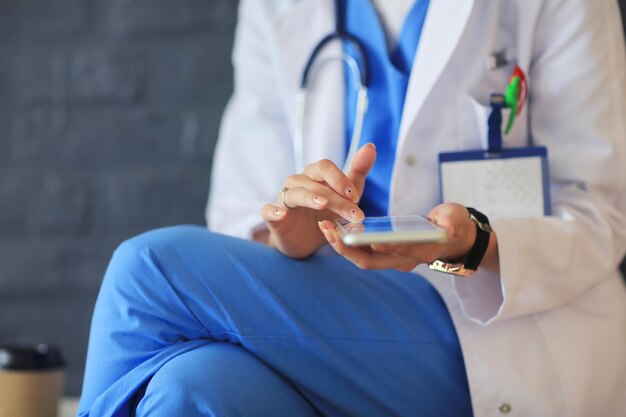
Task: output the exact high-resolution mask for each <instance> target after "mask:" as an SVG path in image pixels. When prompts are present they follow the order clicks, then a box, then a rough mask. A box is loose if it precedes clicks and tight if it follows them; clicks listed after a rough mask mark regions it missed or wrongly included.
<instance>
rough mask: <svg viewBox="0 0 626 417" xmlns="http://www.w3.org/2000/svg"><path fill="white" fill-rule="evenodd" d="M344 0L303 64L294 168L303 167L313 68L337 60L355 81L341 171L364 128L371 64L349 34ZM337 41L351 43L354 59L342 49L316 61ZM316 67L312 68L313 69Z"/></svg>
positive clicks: (346, 165) (298, 169) (357, 145)
mask: <svg viewBox="0 0 626 417" xmlns="http://www.w3.org/2000/svg"><path fill="white" fill-rule="evenodd" d="M344 1H345V0H335V16H336V24H335V31H334V32H332V33H330V34H329V35H327V36H326V37H325V38H324V39H322V40H321V41H320V42H319V43H318V44H317V46H316V47H315V49H313V53H312V54H311V56H310V57H309V60H308V62H307V64H306V66H305V67H304V72H303V73H302V80H301V82H300V88H299V90H298V93H297V96H296V116H295V132H294V157H295V161H296V172H298V173H300V172H303V171H304V167H305V160H304V115H305V112H306V101H307V94H308V93H307V90H308V87H309V85H310V81H311V79H312V76H313V75H314V74H315V72H319V70H320V69H321V68H322V67H323V66H325V65H326V64H328V63H330V62H333V61H340V62H342V63H344V64H346V65H347V66H348V68H349V69H350V73H351V74H352V78H353V80H354V82H355V85H357V102H356V116H355V120H354V130H353V131H352V137H351V138H350V147H349V150H348V155H347V156H346V159H345V163H344V171H345V170H347V169H348V168H349V167H350V164H351V162H352V158H354V154H355V153H356V151H357V149H358V147H359V141H360V139H361V132H362V130H363V121H364V120H365V114H366V113H367V107H368V94H367V90H368V87H369V85H370V67H369V62H368V60H367V55H366V54H365V48H364V47H363V44H362V43H361V42H360V41H359V40H358V39H356V38H355V37H354V36H352V35H351V34H349V33H348V32H347V31H346V28H345V16H344V15H343V10H344V8H343V7H342V6H343V2H344ZM334 41H340V42H342V43H344V42H345V43H348V44H350V45H352V46H353V47H354V50H355V51H356V55H357V59H355V58H353V57H352V56H350V55H348V54H346V53H345V52H343V54H342V55H341V56H339V57H329V58H326V59H324V60H323V61H321V62H319V63H318V64H317V65H315V64H316V60H317V58H318V56H319V54H320V53H321V52H322V51H323V50H324V48H326V47H327V46H328V45H329V44H330V43H331V42H334ZM314 67H315V71H313V69H314Z"/></svg>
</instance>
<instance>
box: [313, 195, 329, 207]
mask: <svg viewBox="0 0 626 417" xmlns="http://www.w3.org/2000/svg"><path fill="white" fill-rule="evenodd" d="M313 203H314V204H315V205H318V206H323V205H324V204H326V203H328V200H327V199H326V198H325V197H320V196H317V195H316V196H315V197H313Z"/></svg>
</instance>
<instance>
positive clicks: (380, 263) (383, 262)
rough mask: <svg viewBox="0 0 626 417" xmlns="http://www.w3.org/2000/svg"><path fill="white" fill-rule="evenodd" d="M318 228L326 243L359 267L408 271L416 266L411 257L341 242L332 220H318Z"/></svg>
mask: <svg viewBox="0 0 626 417" xmlns="http://www.w3.org/2000/svg"><path fill="white" fill-rule="evenodd" d="M320 230H321V231H322V233H323V234H324V237H325V238H326V240H327V241H328V243H330V244H331V246H332V247H333V248H334V249H335V251H336V252H337V253H338V254H340V255H342V256H343V257H345V258H346V259H348V260H349V261H351V262H352V263H354V264H355V265H356V266H358V267H359V268H361V269H371V270H381V269H398V270H402V271H410V270H412V269H413V268H415V266H417V263H416V262H415V261H414V260H413V259H411V258H406V257H401V256H396V255H389V254H383V253H377V252H371V251H369V250H367V249H364V248H362V247H351V246H347V245H345V244H343V242H342V241H341V239H340V238H339V235H338V234H337V231H336V229H335V226H334V224H333V223H332V222H329V221H323V222H320Z"/></svg>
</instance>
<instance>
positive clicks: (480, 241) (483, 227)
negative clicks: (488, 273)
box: [464, 207, 491, 271]
mask: <svg viewBox="0 0 626 417" xmlns="http://www.w3.org/2000/svg"><path fill="white" fill-rule="evenodd" d="M466 208H467V211H468V212H469V215H470V219H471V220H472V222H474V224H476V239H475V240H474V245H473V246H472V249H470V252H469V255H467V259H466V260H465V263H464V267H465V269H469V270H473V271H476V270H477V269H478V266H479V265H480V263H481V262H482V260H483V258H484V257H485V253H487V247H488V246H489V236H490V232H491V227H490V225H489V219H488V218H487V216H485V215H484V214H482V213H481V212H479V211H478V210H476V209H474V208H472V207H466Z"/></svg>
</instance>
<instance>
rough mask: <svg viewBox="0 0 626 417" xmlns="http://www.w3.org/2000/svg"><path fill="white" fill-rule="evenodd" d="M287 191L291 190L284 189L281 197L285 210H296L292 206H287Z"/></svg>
mask: <svg viewBox="0 0 626 417" xmlns="http://www.w3.org/2000/svg"><path fill="white" fill-rule="evenodd" d="M287 191H289V188H287V187H285V188H283V189H282V190H281V191H280V197H281V198H282V200H283V206H285V208H286V209H289V210H291V209H294V208H295V207H290V206H289V205H288V204H287V201H286V200H285V195H286V194H287Z"/></svg>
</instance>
